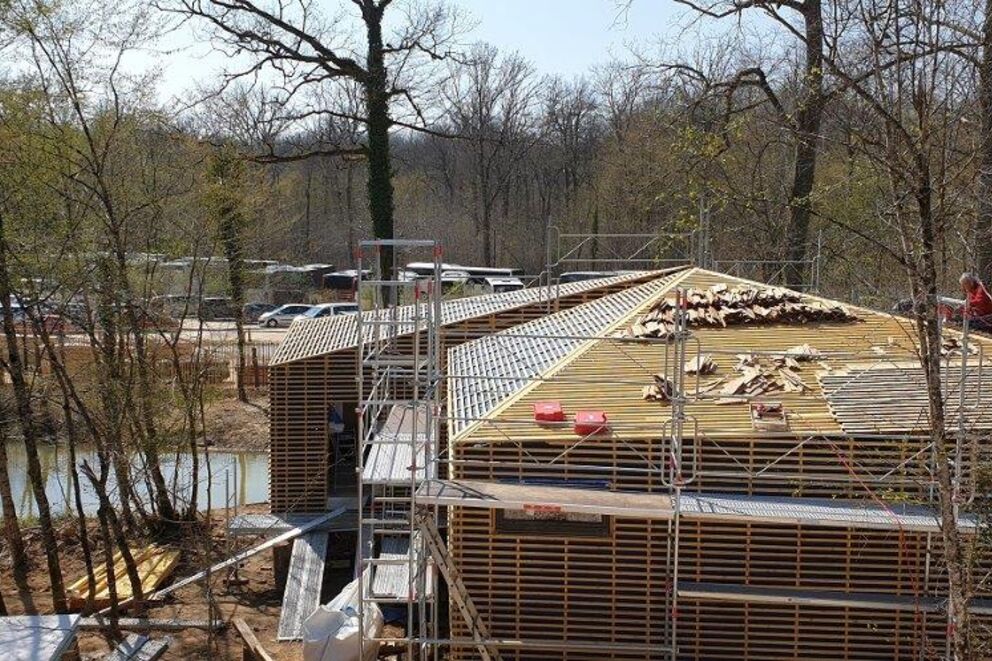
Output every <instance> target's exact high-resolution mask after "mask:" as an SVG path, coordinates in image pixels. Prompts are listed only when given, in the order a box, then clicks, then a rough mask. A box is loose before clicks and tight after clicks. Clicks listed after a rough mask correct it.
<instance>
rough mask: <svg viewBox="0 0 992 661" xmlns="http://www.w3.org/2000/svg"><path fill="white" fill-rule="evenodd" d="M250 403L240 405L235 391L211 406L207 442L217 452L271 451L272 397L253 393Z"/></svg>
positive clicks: (208, 415)
mask: <svg viewBox="0 0 992 661" xmlns="http://www.w3.org/2000/svg"><path fill="white" fill-rule="evenodd" d="M248 398H249V403H248V404H245V403H242V402H239V401H238V399H237V397H235V395H234V391H233V389H228V390H225V391H224V393H223V396H222V397H219V398H217V399H214V400H212V401H210V402H208V404H207V407H206V408H207V410H206V412H205V413H206V416H205V417H206V420H207V430H206V432H207V440H208V441H209V442H210V443H211V447H212V448H214V449H215V450H233V451H239V452H244V451H259V452H262V451H265V450H268V449H269V413H268V406H269V398H268V395H267V394H266V393H265V392H254V391H249V393H248Z"/></svg>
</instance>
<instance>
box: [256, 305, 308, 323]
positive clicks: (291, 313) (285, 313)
mask: <svg viewBox="0 0 992 661" xmlns="http://www.w3.org/2000/svg"><path fill="white" fill-rule="evenodd" d="M311 308H313V306H312V305H304V304H302V303H288V304H286V305H280V306H279V307H277V308H276V309H275V310H272V311H271V312H265V313H264V314H260V315H259V316H258V325H259V326H265V327H267V328H278V327H279V326H289V325H290V324H291V323H293V319H296V318H297V317H299V316H302V315H304V314H306V313H307V312H309V311H310V310H311Z"/></svg>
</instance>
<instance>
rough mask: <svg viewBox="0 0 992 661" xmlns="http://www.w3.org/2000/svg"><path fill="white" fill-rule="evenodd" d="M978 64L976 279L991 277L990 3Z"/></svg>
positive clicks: (987, 2) (990, 0)
mask: <svg viewBox="0 0 992 661" xmlns="http://www.w3.org/2000/svg"><path fill="white" fill-rule="evenodd" d="M982 46H983V47H982V60H981V66H980V67H979V69H978V100H979V104H980V106H981V111H982V127H981V135H980V136H979V140H980V142H979V149H980V156H979V170H978V226H977V228H976V230H977V231H976V232H975V235H976V236H975V245H976V246H977V249H976V252H977V254H976V255H975V256H974V259H975V261H976V266H977V268H978V274H979V276H980V277H981V278H982V279H983V280H985V281H986V282H987V281H988V280H989V278H990V277H992V0H985V21H984V23H983V24H982Z"/></svg>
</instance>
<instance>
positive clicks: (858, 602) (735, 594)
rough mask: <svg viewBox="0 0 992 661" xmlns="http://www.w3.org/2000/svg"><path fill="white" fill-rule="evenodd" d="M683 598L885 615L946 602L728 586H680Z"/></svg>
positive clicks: (932, 607)
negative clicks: (846, 610)
mask: <svg viewBox="0 0 992 661" xmlns="http://www.w3.org/2000/svg"><path fill="white" fill-rule="evenodd" d="M678 590H679V596H681V597H686V598H688V599H713V600H722V601H738V602H742V603H754V604H788V605H799V606H829V607H834V608H851V607H853V608H867V609H872V610H885V611H889V610H892V611H900V610H902V611H907V610H908V611H920V612H928V613H935V612H943V605H944V600H943V599H936V598H934V597H925V596H921V597H914V596H905V597H904V596H900V595H892V594H885V593H876V592H872V593H859V592H837V591H831V590H794V589H792V590H789V589H781V588H761V587H753V586H746V585H730V584H726V583H692V582H680V583H679V588H678Z"/></svg>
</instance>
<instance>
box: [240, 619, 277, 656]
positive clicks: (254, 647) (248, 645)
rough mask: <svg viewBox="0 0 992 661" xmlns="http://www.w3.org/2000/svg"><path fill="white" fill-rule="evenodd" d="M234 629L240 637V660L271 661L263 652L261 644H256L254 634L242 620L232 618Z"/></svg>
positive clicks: (256, 639) (266, 653) (267, 654)
mask: <svg viewBox="0 0 992 661" xmlns="http://www.w3.org/2000/svg"><path fill="white" fill-rule="evenodd" d="M234 628H235V630H236V631H237V632H238V634H239V635H240V636H241V640H242V646H241V658H242V659H243V660H244V661H272V657H271V656H269V653H268V652H266V651H265V648H264V647H262V644H261V643H260V642H258V638H257V637H256V636H255V632H254V631H252V628H251V627H250V626H248V623H247V622H245V621H244V619H243V618H240V617H236V618H234Z"/></svg>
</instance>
